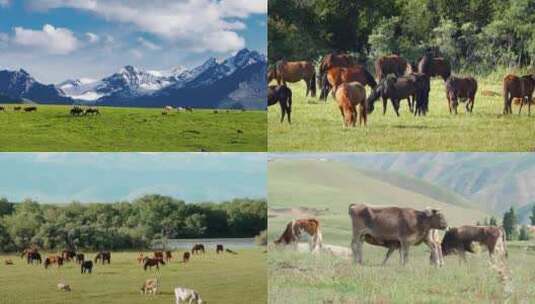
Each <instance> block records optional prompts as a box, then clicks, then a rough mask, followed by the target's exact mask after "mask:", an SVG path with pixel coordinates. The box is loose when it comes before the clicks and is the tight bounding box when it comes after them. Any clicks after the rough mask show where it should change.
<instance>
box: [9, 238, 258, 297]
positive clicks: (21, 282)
mask: <svg viewBox="0 0 535 304" xmlns="http://www.w3.org/2000/svg"><path fill="white" fill-rule="evenodd" d="M236 251H237V252H238V255H231V254H223V255H216V254H215V252H213V251H211V252H209V253H207V254H206V255H205V256H199V257H198V256H193V257H192V259H191V260H190V262H189V263H187V264H183V263H179V262H178V261H176V260H175V261H173V262H172V263H170V264H166V265H165V266H161V267H160V272H159V273H158V272H157V271H156V269H153V270H152V271H149V270H147V271H143V269H142V266H141V265H138V264H137V261H136V257H137V253H135V252H123V253H112V263H111V264H110V265H104V266H102V265H100V264H97V265H96V266H95V267H94V268H93V274H84V275H82V274H80V268H79V266H78V265H76V264H74V263H67V264H66V265H64V267H62V268H60V269H57V268H56V267H55V266H53V267H52V268H50V269H48V270H45V269H44V267H43V266H42V265H40V266H36V265H27V264H26V262H25V261H24V260H22V259H20V257H19V256H2V257H0V259H1V265H0V283H1V284H2V288H1V289H0V303H3V304H19V303H43V304H45V303H50V304H52V303H54V304H56V303H78V304H83V303H106V304H113V303H131V304H135V303H153V304H158V303H166V304H169V303H175V296H174V288H175V287H179V286H180V287H188V288H193V289H195V290H197V291H198V292H199V294H200V295H201V297H202V298H203V300H205V301H207V302H208V303H266V302H267V291H266V288H267V287H266V286H267V275H266V254H265V253H264V249H260V248H259V249H242V250H236ZM177 254H178V253H177ZM89 256H90V257H93V256H94V254H89ZM5 258H11V259H12V260H13V261H14V263H15V265H11V266H7V265H4V259H5ZM149 278H159V279H160V290H161V293H160V294H159V295H156V296H149V295H141V294H140V288H141V285H142V284H143V282H144V281H145V280H146V279H149ZM61 280H65V282H67V283H68V284H70V286H71V288H72V292H63V291H59V290H57V287H56V285H57V283H58V282H60V281H61Z"/></svg>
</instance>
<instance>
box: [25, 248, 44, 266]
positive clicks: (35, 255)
mask: <svg viewBox="0 0 535 304" xmlns="http://www.w3.org/2000/svg"><path fill="white" fill-rule="evenodd" d="M26 262H28V264H33V263H34V262H35V263H36V264H41V263H42V262H43V260H42V259H41V254H40V253H39V252H37V251H35V252H28V253H27V255H26Z"/></svg>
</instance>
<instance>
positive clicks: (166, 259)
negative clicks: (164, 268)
mask: <svg viewBox="0 0 535 304" xmlns="http://www.w3.org/2000/svg"><path fill="white" fill-rule="evenodd" d="M172 259H173V255H172V254H171V251H169V250H167V251H165V261H166V262H169V261H171V260H172Z"/></svg>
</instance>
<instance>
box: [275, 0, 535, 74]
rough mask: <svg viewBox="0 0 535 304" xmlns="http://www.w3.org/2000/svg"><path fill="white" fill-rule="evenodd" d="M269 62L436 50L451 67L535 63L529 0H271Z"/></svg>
mask: <svg viewBox="0 0 535 304" xmlns="http://www.w3.org/2000/svg"><path fill="white" fill-rule="evenodd" d="M268 3H269V4H268V5H269V12H270V13H269V19H268V41H269V44H268V56H269V59H270V61H271V62H275V61H277V60H279V59H281V58H287V59H289V60H303V59H309V60H315V59H317V58H319V56H321V55H323V54H325V53H327V52H332V51H341V52H351V53H354V54H356V55H357V56H358V57H359V58H360V59H361V60H362V61H369V60H370V59H374V58H376V57H377V56H380V55H384V54H392V53H396V54H401V55H402V56H404V57H406V58H407V59H409V60H410V61H411V62H414V61H416V60H417V59H418V58H419V57H420V56H421V55H422V54H423V51H424V50H425V49H427V48H438V50H439V51H440V53H441V54H442V55H443V56H445V57H447V58H448V59H449V60H450V62H451V64H452V67H453V68H454V69H455V70H468V71H472V72H476V73H488V72H492V71H495V70H496V69H497V67H509V68H510V67H525V66H531V67H533V66H535V31H534V30H533V24H535V4H534V2H533V1H532V0H453V1H452V0H394V1H392V0H362V1H345V0H270V1H269V2H268Z"/></svg>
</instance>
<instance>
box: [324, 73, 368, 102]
mask: <svg viewBox="0 0 535 304" xmlns="http://www.w3.org/2000/svg"><path fill="white" fill-rule="evenodd" d="M325 77H326V81H324V85H323V87H322V88H321V90H322V91H321V95H320V99H321V97H322V98H323V99H324V100H327V96H328V95H329V91H330V90H331V89H332V88H334V87H336V86H339V85H341V84H342V83H344V82H354V81H358V82H359V83H360V84H362V85H368V86H370V87H371V88H372V89H375V87H376V86H377V82H375V79H374V78H373V76H372V74H370V72H368V70H366V68H364V67H362V66H357V67H351V68H340V67H337V68H331V69H329V70H328V71H327V73H326V76H325ZM333 97H334V91H333Z"/></svg>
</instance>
